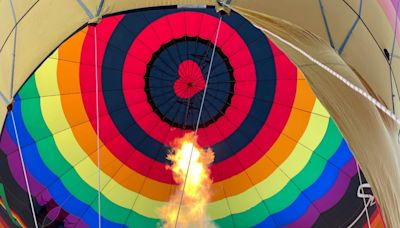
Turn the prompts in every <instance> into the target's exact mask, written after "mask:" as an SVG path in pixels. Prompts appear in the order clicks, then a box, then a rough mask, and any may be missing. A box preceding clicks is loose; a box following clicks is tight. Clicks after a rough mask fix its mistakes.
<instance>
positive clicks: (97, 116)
mask: <svg viewBox="0 0 400 228" xmlns="http://www.w3.org/2000/svg"><path fill="white" fill-rule="evenodd" d="M93 38H94V65H95V67H94V69H95V76H96V79H95V81H96V134H97V139H96V146H97V210H98V222H99V228H101V189H100V183H101V182H100V181H101V179H100V120H99V75H98V69H97V68H98V66H97V29H96V26H94V36H93Z"/></svg>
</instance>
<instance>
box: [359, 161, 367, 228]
mask: <svg viewBox="0 0 400 228" xmlns="http://www.w3.org/2000/svg"><path fill="white" fill-rule="evenodd" d="M356 165H357V173H358V180H359V182H360V186H362V184H363V181H362V179H361V174H360V165H359V164H358V162H356ZM361 193H362V194H363V195H364V188H361ZM363 202H364V208H365V214H366V215H367V221H368V228H371V222H370V219H369V218H370V217H369V214H368V204H367V202H365V197H363Z"/></svg>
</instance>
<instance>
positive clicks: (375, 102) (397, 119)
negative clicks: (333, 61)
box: [221, 3, 400, 125]
mask: <svg viewBox="0 0 400 228" xmlns="http://www.w3.org/2000/svg"><path fill="white" fill-rule="evenodd" d="M221 4H223V5H224V6H226V7H228V8H230V9H232V7H231V6H230V5H227V4H226V3H221ZM252 24H253V26H254V27H256V28H258V29H260V30H261V31H263V32H265V33H266V34H268V35H269V36H272V37H274V38H276V39H278V40H279V41H281V42H282V43H284V44H286V45H287V46H289V47H291V48H292V49H294V50H296V51H297V52H299V53H300V54H302V55H303V56H304V57H306V58H307V59H309V60H310V61H311V62H313V63H315V64H316V65H318V66H319V67H321V68H322V69H324V70H325V71H327V72H328V73H330V74H331V75H332V76H334V77H335V78H337V79H339V81H341V82H343V83H344V84H345V85H347V86H348V87H349V88H351V89H352V90H354V91H355V92H357V93H358V94H360V95H361V96H363V97H364V98H366V99H367V100H368V101H370V102H371V103H372V104H373V105H375V106H376V107H377V108H378V109H380V110H381V111H382V112H384V113H385V114H386V115H387V116H388V117H390V118H391V119H392V120H394V121H395V122H396V123H397V124H398V125H400V117H398V116H396V114H394V113H393V112H392V111H391V110H389V109H388V108H386V106H385V105H383V104H382V103H380V102H379V101H378V100H377V99H375V98H374V97H372V96H371V95H369V94H368V93H367V92H365V91H364V90H362V89H361V88H360V87H358V86H356V85H354V84H353V83H351V82H350V81H349V80H347V79H346V78H344V77H343V76H342V75H340V74H339V73H337V72H336V71H334V70H332V69H331V68H330V67H328V66H326V65H325V64H323V63H321V62H320V61H318V60H316V59H315V58H313V57H312V56H311V55H309V54H308V53H307V52H305V51H304V50H303V49H300V48H299V47H297V46H296V45H294V44H292V43H290V42H289V41H287V40H285V39H283V38H282V37H280V36H278V35H276V34H275V33H273V32H271V31H269V30H268V29H265V28H262V27H260V26H258V25H255V24H254V23H252Z"/></svg>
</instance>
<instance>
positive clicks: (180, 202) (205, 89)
mask: <svg viewBox="0 0 400 228" xmlns="http://www.w3.org/2000/svg"><path fill="white" fill-rule="evenodd" d="M221 21H222V16H220V17H219V21H218V27H217V32H216V35H215V42H214V47H213V51H212V54H211V60H210V65H209V67H208V73H207V78H206V83H205V87H204V92H203V97H202V99H201V105H200V110H199V116H198V118H197V123H196V128H195V131H194V136H195V137H194V138H195V139H196V136H197V132H198V130H199V124H200V119H201V114H202V112H203V106H204V100H205V97H206V94H207V87H208V81H209V79H210V74H211V68H212V65H213V61H214V55H215V49H216V47H217V42H218V37H219V30H220V27H221ZM193 149H194V143H193V144H192V149H191V151H190V156H189V163H188V167H187V171H186V175H185V179H184V182H183V190H182V194H181V198H180V200H179V207H178V212H177V214H176V219H175V228H176V227H177V226H178V221H179V213H180V211H181V206H182V200H183V195H184V194H185V188H186V180H187V178H188V174H189V171H190V164H191V162H192V155H193Z"/></svg>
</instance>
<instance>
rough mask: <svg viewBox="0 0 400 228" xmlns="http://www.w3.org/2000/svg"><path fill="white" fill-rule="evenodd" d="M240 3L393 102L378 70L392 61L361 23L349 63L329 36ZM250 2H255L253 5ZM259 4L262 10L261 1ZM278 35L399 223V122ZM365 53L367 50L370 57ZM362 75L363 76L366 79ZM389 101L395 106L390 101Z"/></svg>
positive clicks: (391, 221)
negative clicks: (326, 38) (329, 41)
mask: <svg viewBox="0 0 400 228" xmlns="http://www.w3.org/2000/svg"><path fill="white" fill-rule="evenodd" d="M243 2H244V1H243ZM250 2H251V1H250ZM281 2H286V1H281ZM240 3H241V2H240V1H237V2H234V3H233V5H234V9H236V11H237V12H239V13H241V14H242V15H243V16H245V17H246V18H248V19H249V20H251V21H252V22H254V23H255V24H257V25H259V26H261V27H264V28H267V29H268V30H270V31H272V32H274V33H275V34H277V35H279V36H281V37H282V38H284V39H285V40H287V41H289V42H291V43H293V44H295V45H296V46H298V47H300V48H301V49H303V50H305V51H306V52H307V53H309V54H310V55H311V56H313V57H314V58H316V59H318V60H319V61H320V62H322V63H324V64H325V65H327V66H329V67H331V68H332V69H334V70H335V71H337V72H338V73H340V74H341V75H343V76H344V77H346V78H347V79H348V80H350V81H351V82H352V83H354V84H355V85H357V86H359V87H360V88H362V89H363V90H365V91H368V92H370V94H371V95H373V96H375V97H376V98H377V99H379V100H380V101H381V102H384V103H386V104H390V103H391V101H390V96H387V94H389V95H390V85H388V84H387V82H388V80H383V79H382V77H379V76H377V75H386V76H388V75H389V72H388V69H387V63H386V61H385V59H384V56H383V55H382V54H381V53H380V50H379V49H377V48H374V45H373V44H371V43H370V42H371V40H369V39H368V37H369V36H368V34H365V31H364V30H363V29H362V28H359V29H358V30H357V31H355V35H356V36H355V37H357V38H354V40H356V39H357V40H356V41H353V42H349V44H348V46H347V49H346V51H345V52H344V56H343V59H345V60H346V62H347V63H346V62H344V61H343V60H342V58H341V57H340V56H339V55H338V53H337V52H335V51H334V50H333V49H332V48H330V46H329V45H328V43H327V42H326V40H325V41H324V40H323V39H324V38H321V37H318V36H316V35H314V34H312V33H311V32H310V31H307V30H305V29H303V28H300V27H297V26H296V25H294V24H292V23H289V22H287V21H282V20H281V19H278V18H274V17H270V16H267V15H266V14H260V13H257V12H255V11H250V10H248V9H244V8H241V7H238V6H236V5H235V4H237V5H240ZM245 7H248V8H250V6H245ZM253 8H256V7H253ZM257 10H261V9H260V7H258V8H257ZM270 10H271V11H269V13H271V14H273V12H276V11H277V9H270ZM310 14H311V15H312V10H310ZM299 20H300V17H299ZM310 23H311V22H310ZM309 29H311V28H309ZM321 36H323V34H321ZM392 36H393V35H392ZM392 38H393V37H391V38H390V39H392ZM272 39H273V38H272ZM273 41H275V42H276V44H277V45H278V46H279V47H280V48H282V49H283V50H284V51H285V53H286V54H287V55H288V56H289V57H290V58H291V59H292V61H293V62H294V63H295V64H296V65H298V66H299V67H300V69H301V70H302V71H303V73H304V74H305V75H306V78H307V80H308V81H309V83H310V85H311V87H312V88H313V90H314V92H315V93H316V95H317V96H318V98H319V99H320V100H321V102H322V103H323V104H324V106H325V107H326V108H327V110H328V111H329V113H330V114H331V115H332V116H333V118H334V119H335V121H336V123H337V124H338V127H339V128H340V130H341V132H342V134H343V136H344V137H345V138H346V140H347V141H348V142H349V146H350V148H351V150H352V151H353V153H354V155H355V157H356V158H357V160H358V161H359V163H360V166H361V167H362V169H363V171H364V173H365V175H366V177H367V179H368V182H369V183H370V184H371V186H372V188H373V191H374V193H375V195H376V196H377V198H378V201H379V203H380V206H381V208H382V212H383V216H384V219H385V222H386V225H387V226H388V227H400V217H399V215H400V208H399V206H400V197H399V195H398V190H399V189H400V169H399V167H400V166H399V161H400V153H399V152H400V146H399V144H398V141H397V132H398V130H399V126H397V125H396V123H395V122H394V121H392V120H391V119H389V118H388V117H387V116H385V115H383V114H382V113H380V112H379V111H378V109H377V108H376V107H374V106H373V105H372V104H371V103H370V102H369V101H367V100H366V99H365V98H363V97H361V96H360V95H359V94H357V93H356V92H354V91H353V90H351V89H350V88H349V87H347V86H346V85H344V84H343V83H341V82H340V81H338V80H337V79H336V78H334V77H333V76H331V75H330V74H328V73H327V72H326V71H325V70H323V69H322V68H320V67H319V66H316V65H315V64H313V63H311V62H310V61H309V60H308V59H306V58H305V57H304V56H302V55H300V54H299V53H298V52H297V51H295V50H293V49H292V48H290V47H287V46H286V45H284V44H282V43H281V42H279V41H278V40H276V39H273ZM362 44H364V45H365V44H367V45H368V44H370V46H368V48H366V47H362V46H361V45H362ZM365 56H368V58H366V57H365ZM370 56H371V57H370ZM352 69H354V70H352ZM366 69H367V70H366ZM357 75H358V76H357ZM359 77H361V78H362V81H363V82H362V81H361V80H360V79H359ZM385 79H387V77H386V78H385ZM397 105H398V104H397ZM388 107H389V108H390V107H391V106H390V105H388Z"/></svg>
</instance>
